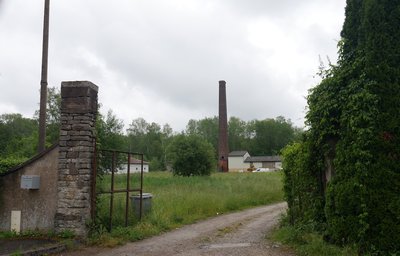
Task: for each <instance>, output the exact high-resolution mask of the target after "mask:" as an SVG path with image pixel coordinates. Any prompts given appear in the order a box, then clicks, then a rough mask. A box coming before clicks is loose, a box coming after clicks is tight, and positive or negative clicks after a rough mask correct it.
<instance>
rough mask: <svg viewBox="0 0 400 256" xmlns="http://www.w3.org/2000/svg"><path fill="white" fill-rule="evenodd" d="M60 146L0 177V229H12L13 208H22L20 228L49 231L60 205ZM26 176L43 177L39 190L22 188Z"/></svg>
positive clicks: (16, 209) (52, 226) (22, 229)
mask: <svg viewBox="0 0 400 256" xmlns="http://www.w3.org/2000/svg"><path fill="white" fill-rule="evenodd" d="M57 169H58V147H57V146H53V147H51V148H50V149H48V150H46V151H45V152H43V153H41V154H39V155H37V156H35V157H34V158H32V159H30V160H29V161H27V162H26V163H24V164H22V165H21V166H18V167H16V168H14V169H11V170H9V171H8V172H7V173H6V174H5V175H4V176H3V177H1V178H0V182H1V185H0V188H1V191H0V200H1V202H0V205H1V207H0V230H2V231H8V230H10V228H11V211H21V219H20V223H19V224H20V231H27V230H40V231H50V230H53V228H54V215H55V213H56V206H57V202H56V201H57V196H56V195H57ZM23 175H38V176H40V187H39V189H35V190H30V189H22V188H21V177H22V176H23Z"/></svg>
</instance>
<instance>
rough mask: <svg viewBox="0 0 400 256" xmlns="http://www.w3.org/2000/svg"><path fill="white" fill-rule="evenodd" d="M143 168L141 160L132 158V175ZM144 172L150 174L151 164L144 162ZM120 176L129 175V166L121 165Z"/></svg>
mask: <svg viewBox="0 0 400 256" xmlns="http://www.w3.org/2000/svg"><path fill="white" fill-rule="evenodd" d="M141 168H142V163H141V160H139V159H136V158H133V157H131V160H130V170H129V172H130V173H138V172H140V170H141ZM143 172H149V162H146V161H143ZM117 173H118V174H125V173H128V164H123V165H121V167H120V168H118V172H117Z"/></svg>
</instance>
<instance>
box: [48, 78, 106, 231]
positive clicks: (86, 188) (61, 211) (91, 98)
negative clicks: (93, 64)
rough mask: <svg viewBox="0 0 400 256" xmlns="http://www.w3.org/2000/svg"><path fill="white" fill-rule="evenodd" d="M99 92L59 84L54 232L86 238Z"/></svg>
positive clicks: (91, 86)
mask: <svg viewBox="0 0 400 256" xmlns="http://www.w3.org/2000/svg"><path fill="white" fill-rule="evenodd" d="M97 91H98V88H97V86H96V85H94V84H93V83H91V82H87V81H76V82H62V84H61V130H60V140H59V160H58V169H59V172H58V182H57V185H58V189H57V190H58V191H57V199H58V201H57V211H56V215H55V230H56V231H57V232H60V231H63V230H71V231H74V232H75V233H76V234H77V235H79V236H85V235H86V234H87V230H86V224H87V223H88V221H90V219H91V208H90V205H91V198H92V195H91V184H92V173H93V168H92V167H93V166H92V165H93V157H94V153H95V152H94V151H95V125H96V113H97Z"/></svg>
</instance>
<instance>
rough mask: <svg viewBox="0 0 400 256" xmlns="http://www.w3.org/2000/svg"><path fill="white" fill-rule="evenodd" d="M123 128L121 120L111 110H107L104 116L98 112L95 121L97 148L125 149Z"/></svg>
mask: <svg viewBox="0 0 400 256" xmlns="http://www.w3.org/2000/svg"><path fill="white" fill-rule="evenodd" d="M123 128H124V123H123V121H122V120H120V119H118V117H117V116H116V115H115V114H114V113H113V112H112V110H108V112H107V115H106V117H105V118H104V117H103V115H101V114H100V112H99V113H98V115H97V122H96V133H97V145H98V149H99V150H101V149H107V150H125V149H126V142H125V138H124V134H123Z"/></svg>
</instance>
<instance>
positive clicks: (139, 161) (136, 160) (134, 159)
mask: <svg viewBox="0 0 400 256" xmlns="http://www.w3.org/2000/svg"><path fill="white" fill-rule="evenodd" d="M130 163H131V164H141V163H142V161H141V160H140V159H137V158H134V157H132V156H131V161H130ZM143 164H149V162H146V161H144V160H143Z"/></svg>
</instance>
